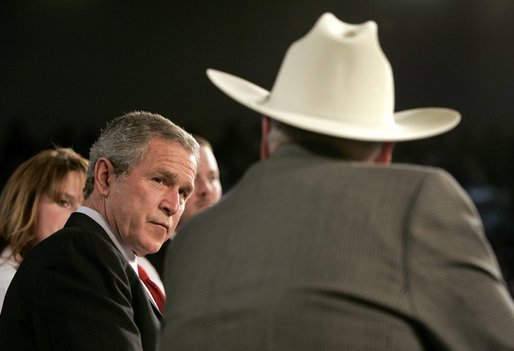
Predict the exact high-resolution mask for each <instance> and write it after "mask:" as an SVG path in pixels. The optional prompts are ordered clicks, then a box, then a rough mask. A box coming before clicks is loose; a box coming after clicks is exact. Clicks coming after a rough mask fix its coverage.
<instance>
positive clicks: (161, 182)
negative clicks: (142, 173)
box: [153, 177, 166, 184]
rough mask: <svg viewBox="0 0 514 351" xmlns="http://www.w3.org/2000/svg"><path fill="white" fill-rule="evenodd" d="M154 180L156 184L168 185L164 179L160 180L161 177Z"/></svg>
mask: <svg viewBox="0 0 514 351" xmlns="http://www.w3.org/2000/svg"><path fill="white" fill-rule="evenodd" d="M153 180H154V182H156V183H159V184H165V183H166V180H165V179H164V178H160V177H156V178H154V179H153Z"/></svg>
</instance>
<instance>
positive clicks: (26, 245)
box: [0, 147, 88, 262]
mask: <svg viewBox="0 0 514 351" xmlns="http://www.w3.org/2000/svg"><path fill="white" fill-rule="evenodd" d="M87 167H88V161H87V159H85V158H84V157H82V156H80V155H79V154H78V153H76V152H75V151H73V150H72V149H70V148H61V147H55V148H54V149H47V150H43V151H41V152H39V153H38V154H36V155H34V156H33V157H31V158H30V159H28V160H26V161H25V162H23V163H22V164H21V165H20V166H18V168H16V170H15V171H14V173H13V174H12V175H11V176H10V177H9V179H8V181H7V183H6V184H5V187H4V188H3V190H2V193H1V195H0V252H1V251H3V249H4V248H5V247H6V246H10V247H11V249H12V255H13V257H14V259H15V260H16V261H18V262H21V260H22V259H23V257H24V256H25V255H26V254H27V252H28V251H30V249H31V248H32V247H33V246H34V245H35V242H36V232H35V231H36V225H37V223H36V218H37V208H38V202H39V199H40V198H41V196H42V195H43V194H48V196H50V197H51V198H56V199H57V198H60V197H61V195H62V191H63V189H62V188H63V182H64V180H65V178H66V176H67V175H68V174H69V173H70V172H73V171H75V172H79V173H81V174H84V175H85V174H86V172H87Z"/></svg>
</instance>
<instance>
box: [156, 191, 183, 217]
mask: <svg viewBox="0 0 514 351" xmlns="http://www.w3.org/2000/svg"><path fill="white" fill-rule="evenodd" d="M180 199H181V196H180V194H179V191H178V189H173V190H171V191H168V192H167V193H166V196H165V197H164V199H163V200H162V201H161V206H160V207H161V210H162V211H164V213H166V216H168V217H171V216H173V215H174V214H175V213H177V211H178V209H179V208H180Z"/></svg>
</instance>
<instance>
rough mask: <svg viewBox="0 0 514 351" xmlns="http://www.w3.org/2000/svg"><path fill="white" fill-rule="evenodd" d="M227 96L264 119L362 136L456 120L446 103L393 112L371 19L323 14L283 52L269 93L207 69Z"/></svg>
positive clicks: (398, 136) (411, 134) (405, 135)
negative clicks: (357, 20) (352, 20)
mask: <svg viewBox="0 0 514 351" xmlns="http://www.w3.org/2000/svg"><path fill="white" fill-rule="evenodd" d="M207 75H208V77H209V79H210V80H211V81H212V82H213V83H214V84H215V85H216V86H217V87H218V88H219V89H221V90H222V91H223V92H225V93H226V94H227V95H228V96H230V97H231V98H233V99H234V100H236V101H238V102H239V103H241V104H243V105H245V106H247V107H249V108H251V109H252V110H255V111H257V112H260V113H262V114H263V115H266V116H268V117H270V118H273V119H276V120H278V121H281V122H283V123H286V124H289V125H291V126H295V127H298V128H301V129H305V130H308V131H312V132H316V133H320V134H325V135H331V136H335V137H341V138H349V139H355V140H367V141H404V140H415V139H422V138H426V137H430V136H434V135H437V134H441V133H444V132H446V131H448V130H450V129H452V128H453V127H455V126H456V125H457V124H458V123H459V121H460V114H459V112H457V111H455V110H451V109H447V108H437V107H431V108H418V109H411V110H406V111H401V112H396V113H395V112H394V82H393V74H392V70H391V65H390V64H389V61H388V60H387V58H386V57H385V55H384V53H383V52H382V49H381V47H380V45H379V42H378V35H377V25H376V23H375V22H373V21H368V22H365V23H363V24H359V25H352V24H347V23H344V22H342V21H340V20H338V19H337V18H336V17H335V16H334V15H333V14H331V13H325V14H323V15H322V16H321V17H320V19H319V20H318V21H317V22H316V24H315V25H314V27H313V28H312V29H311V31H310V32H309V33H307V35H305V36H304V37H303V38H301V39H299V40H298V41H296V42H295V43H293V44H292V45H291V46H290V47H289V50H288V51H287V53H286V56H285V58H284V60H283V62H282V66H281V67H280V71H279V73H278V76H277V78H276V80H275V84H274V85H273V89H272V90H271V92H269V91H267V90H265V89H263V88H261V87H259V86H257V85H255V84H252V83H250V82H248V81H246V80H244V79H241V78H239V77H236V76H233V75H231V74H228V73H224V72H221V71H217V70H213V69H208V70H207Z"/></svg>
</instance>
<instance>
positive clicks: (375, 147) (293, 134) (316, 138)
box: [268, 119, 383, 161]
mask: <svg viewBox="0 0 514 351" xmlns="http://www.w3.org/2000/svg"><path fill="white" fill-rule="evenodd" d="M270 121H271V130H270V133H269V135H268V143H269V145H274V146H275V147H276V146H278V145H281V144H287V143H297V144H301V145H303V146H304V147H307V148H308V149H311V150H312V151H315V152H318V153H322V154H326V155H332V156H337V157H339V158H343V159H346V160H352V161H364V160H366V159H370V158H373V157H374V156H376V155H377V154H378V153H379V152H380V148H381V145H382V144H383V143H382V142H372V141H360V140H350V139H344V138H338V137H333V136H329V135H324V134H318V133H314V132H310V131H307V130H304V129H300V128H296V127H293V126H291V125H288V124H285V123H282V122H279V121H277V120H274V119H270Z"/></svg>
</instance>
